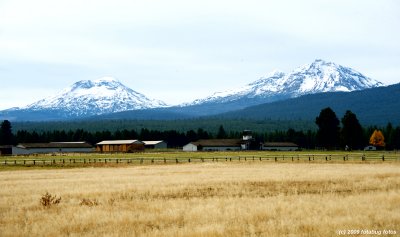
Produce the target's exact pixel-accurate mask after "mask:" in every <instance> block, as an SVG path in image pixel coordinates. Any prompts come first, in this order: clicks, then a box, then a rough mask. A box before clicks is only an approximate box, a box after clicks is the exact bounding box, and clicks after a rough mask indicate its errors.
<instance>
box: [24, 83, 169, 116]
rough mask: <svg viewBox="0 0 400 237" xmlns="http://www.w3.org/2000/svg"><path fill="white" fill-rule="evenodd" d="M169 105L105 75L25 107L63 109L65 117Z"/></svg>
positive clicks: (32, 108)
mask: <svg viewBox="0 0 400 237" xmlns="http://www.w3.org/2000/svg"><path fill="white" fill-rule="evenodd" d="M165 106H167V105H166V104H165V103H164V102H162V101H159V100H153V99H149V98H147V97H146V96H145V95H143V94H141V93H139V92H136V91H134V90H132V89H130V88H129V87H127V86H125V85H124V84H122V83H121V82H120V81H118V80H117V79H115V78H113V77H102V78H99V79H96V80H82V81H78V82H76V83H74V84H73V85H71V86H69V87H67V88H65V89H64V90H62V91H60V92H59V93H57V94H56V95H54V96H51V97H48V98H45V99H42V100H40V101H38V102H36V103H33V104H31V105H28V106H27V107H25V108H23V109H27V110H34V111H38V110H57V111H63V113H64V116H65V117H70V116H90V115H98V114H104V113H114V112H120V111H126V110H135V109H149V108H158V107H165Z"/></svg>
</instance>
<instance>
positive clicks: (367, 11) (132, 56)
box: [0, 0, 400, 109]
mask: <svg viewBox="0 0 400 237" xmlns="http://www.w3.org/2000/svg"><path fill="white" fill-rule="evenodd" d="M399 29H400V1H397V0H393V1H390V0H379V1H376V0H373V1H371V0H359V1H355V0H354V1H350V0H325V1H323V0H306V1H294V0H293V1H288V0H277V1H268V0H264V1H261V0H260V1H252V0H246V1H234V0H229V1H228V0H222V1H217V0H212V1H208V0H201V1H189V0H186V1H185V0H182V1H180V0H174V1H168V0H140V1H139V0H126V1H125V0H112V1H104V0H93V1H91V0H85V1H82V0H57V1H54V0H34V1H32V0H0V82H1V84H0V109H6V108H10V107H14V106H24V105H27V104H30V103H33V102H35V101H36V100H39V99H42V98H44V97H46V96H50V95H53V94H54V93H56V92H58V91H60V90H62V89H63V88H65V87H67V86H69V85H71V84H73V83H74V82H76V81H79V80H92V79H97V78H100V77H103V76H113V77H115V78H117V79H118V80H120V81H121V82H122V83H124V84H125V85H127V86H129V87H131V88H132V89H134V90H136V91H138V92H141V93H143V94H145V95H147V96H148V97H151V98H156V99H161V100H163V101H165V102H167V103H169V104H177V103H182V102H189V101H192V100H194V99H197V98H202V97H205V96H208V95H210V94H212V93H213V92H216V91H224V90H226V89H232V88H237V87H240V86H243V85H245V84H247V83H249V82H252V81H255V80H257V79H259V78H260V77H262V76H264V75H266V74H268V73H269V72H271V71H273V70H275V69H280V70H283V71H285V72H289V71H291V70H292V69H294V68H296V67H298V66H302V65H304V64H308V63H311V62H312V61H313V60H314V59H316V58H322V59H324V60H327V61H332V62H335V63H337V64H341V65H343V66H348V67H351V68H353V69H355V70H357V71H359V72H361V73H363V74H364V75H366V76H368V77H371V78H373V79H376V80H379V81H381V82H383V83H385V84H394V83H399V82H400V43H399V42H400V30H399Z"/></svg>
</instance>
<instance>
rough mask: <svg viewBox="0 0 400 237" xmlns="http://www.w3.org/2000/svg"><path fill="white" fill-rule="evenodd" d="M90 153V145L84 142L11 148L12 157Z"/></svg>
mask: <svg viewBox="0 0 400 237" xmlns="http://www.w3.org/2000/svg"><path fill="white" fill-rule="evenodd" d="M92 151H93V147H92V145H90V144H88V143H86V142H50V143H21V144H18V145H17V146H13V147H12V154H13V155H30V154H44V153H72V152H75V153H88V152H92Z"/></svg>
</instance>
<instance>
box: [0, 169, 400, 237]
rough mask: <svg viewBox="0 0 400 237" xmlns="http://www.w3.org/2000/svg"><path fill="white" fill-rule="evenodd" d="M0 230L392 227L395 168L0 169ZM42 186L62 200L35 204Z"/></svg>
mask: <svg viewBox="0 0 400 237" xmlns="http://www.w3.org/2000/svg"><path fill="white" fill-rule="evenodd" d="M0 187H1V189H0V236H338V234H337V231H338V230H351V229H356V230H357V229H358V230H366V229H368V230H394V231H396V232H397V234H399V233H400V228H399V227H400V164H398V163H372V164H332V163H331V164H324V163H312V164H308V163H273V162H246V163H244V162H242V163H239V162H232V163H230V162H228V163H227V162H220V163H197V164H180V165H148V166H125V167H117V168H116V167H109V168H81V169H57V170H56V169H53V170H20V171H3V172H0ZM46 192H49V193H50V194H52V195H57V197H61V198H62V199H61V202H60V204H58V205H54V206H51V207H50V208H47V207H43V206H41V204H40V199H41V197H42V196H43V195H44V194H46Z"/></svg>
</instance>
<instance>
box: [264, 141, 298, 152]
mask: <svg viewBox="0 0 400 237" xmlns="http://www.w3.org/2000/svg"><path fill="white" fill-rule="evenodd" d="M262 149H263V150H267V151H296V150H298V149H299V146H298V145H297V144H295V143H292V142H266V143H264V144H262Z"/></svg>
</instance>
